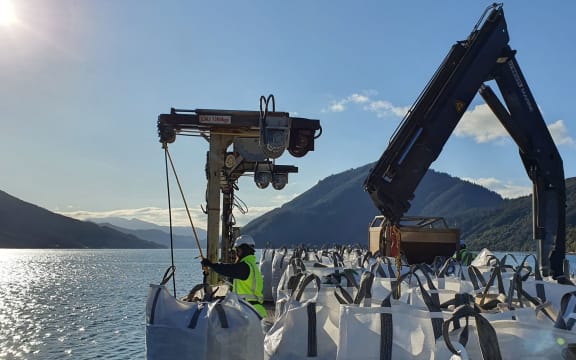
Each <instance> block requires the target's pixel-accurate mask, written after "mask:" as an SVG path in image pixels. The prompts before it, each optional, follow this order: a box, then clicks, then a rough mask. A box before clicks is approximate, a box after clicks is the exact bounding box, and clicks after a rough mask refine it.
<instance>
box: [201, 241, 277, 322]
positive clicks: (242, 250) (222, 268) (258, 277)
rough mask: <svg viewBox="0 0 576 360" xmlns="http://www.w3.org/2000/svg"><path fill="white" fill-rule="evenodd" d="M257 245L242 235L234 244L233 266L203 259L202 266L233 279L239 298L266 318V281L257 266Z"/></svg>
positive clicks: (233, 285)
mask: <svg viewBox="0 0 576 360" xmlns="http://www.w3.org/2000/svg"><path fill="white" fill-rule="evenodd" d="M255 245H256V243H255V242H254V239H253V238H252V236H250V235H240V236H239V237H238V238H236V241H235V242H234V249H235V251H236V262H235V263H233V264H223V263H212V262H211V261H210V260H208V259H206V258H204V259H202V266H203V267H209V268H210V269H212V270H214V271H216V272H217V273H218V274H220V275H223V276H227V277H230V278H232V279H233V281H232V291H234V292H235V293H236V294H238V296H239V297H241V298H243V299H244V300H246V301H247V302H248V303H250V304H251V305H252V306H253V307H254V309H256V311H257V312H258V314H260V316H261V317H262V318H265V317H266V309H264V306H263V305H262V303H263V302H264V297H263V296H262V288H263V287H264V281H263V279H262V274H261V273H260V270H259V269H258V266H257V265H256V256H254V253H255V249H254V247H255Z"/></svg>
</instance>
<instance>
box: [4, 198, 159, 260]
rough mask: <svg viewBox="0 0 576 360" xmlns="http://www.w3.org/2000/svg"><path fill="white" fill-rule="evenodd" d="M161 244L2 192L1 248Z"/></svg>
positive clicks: (112, 246)
mask: <svg viewBox="0 0 576 360" xmlns="http://www.w3.org/2000/svg"><path fill="white" fill-rule="evenodd" d="M161 247H163V246H161V245H158V244H156V243H153V242H150V241H145V240H142V239H139V238H137V237H136V236H134V235H129V234H126V233H123V232H120V231H117V230H115V229H112V228H110V227H107V226H99V225H96V224H94V223H90V222H83V221H79V220H75V219H72V218H69V217H66V216H62V215H59V214H55V213H53V212H50V211H48V210H46V209H43V208H41V207H38V206H36V205H33V204H30V203H27V202H24V201H22V200H20V199H17V198H15V197H13V196H11V195H9V194H7V193H5V192H3V191H0V248H75V249H78V248H80V249H83V248H96V249H104V248H117V249H129V248H130V249H137V248H139V249H154V248H161Z"/></svg>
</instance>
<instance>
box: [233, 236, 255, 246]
mask: <svg viewBox="0 0 576 360" xmlns="http://www.w3.org/2000/svg"><path fill="white" fill-rule="evenodd" d="M242 244H246V245H250V246H252V247H254V246H256V243H255V242H254V238H253V237H252V236H250V235H240V236H238V237H237V238H236V241H235V242H234V247H235V248H236V247H238V246H240V245H242Z"/></svg>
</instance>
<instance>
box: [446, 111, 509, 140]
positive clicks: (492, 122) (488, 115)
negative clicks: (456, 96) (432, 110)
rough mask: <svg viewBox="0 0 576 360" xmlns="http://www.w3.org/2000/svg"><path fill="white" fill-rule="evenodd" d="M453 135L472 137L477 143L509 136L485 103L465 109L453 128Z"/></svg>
mask: <svg viewBox="0 0 576 360" xmlns="http://www.w3.org/2000/svg"><path fill="white" fill-rule="evenodd" d="M454 135H456V136H460V137H471V138H474V140H475V141H476V142H477V143H486V142H490V141H495V140H498V139H501V138H505V137H509V135H508V132H507V131H506V129H505V128H504V127H503V126H502V124H501V123H500V121H499V120H498V118H497V117H496V116H495V115H494V113H493V112H492V110H491V109H490V107H488V105H486V104H482V105H477V106H475V107H474V109H472V110H469V111H466V112H465V113H464V116H462V119H461V120H460V122H459V123H458V125H457V126H456V129H454Z"/></svg>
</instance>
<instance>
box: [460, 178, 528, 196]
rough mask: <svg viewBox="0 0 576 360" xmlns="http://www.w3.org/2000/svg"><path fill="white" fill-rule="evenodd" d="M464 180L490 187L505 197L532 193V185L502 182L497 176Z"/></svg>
mask: <svg viewBox="0 0 576 360" xmlns="http://www.w3.org/2000/svg"><path fill="white" fill-rule="evenodd" d="M463 180H466V181H469V182H471V183H473V184H478V185H480V186H483V187H485V188H486V189H490V190H492V191H494V192H496V193H498V194H500V196H502V197H503V198H505V199H515V198H518V197H521V196H526V195H530V194H532V187H531V186H523V185H517V184H513V183H512V182H502V181H501V180H498V179H496V178H477V179H473V178H463Z"/></svg>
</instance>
